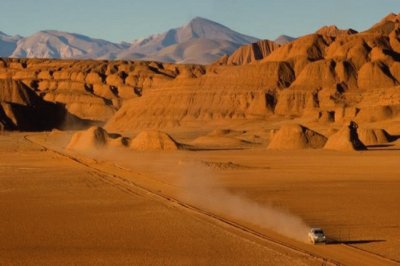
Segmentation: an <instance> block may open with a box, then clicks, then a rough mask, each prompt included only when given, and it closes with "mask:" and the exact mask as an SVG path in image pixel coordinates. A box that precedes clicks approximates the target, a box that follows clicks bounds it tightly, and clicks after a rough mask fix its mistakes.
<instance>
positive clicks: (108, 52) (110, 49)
mask: <svg viewBox="0 0 400 266" xmlns="http://www.w3.org/2000/svg"><path fill="white" fill-rule="evenodd" d="M257 40H258V39H257V38H254V37H251V36H247V35H243V34H241V33H238V32H235V31H233V30H231V29H229V28H228V27H226V26H223V25H221V24H219V23H216V22H213V21H211V20H208V19H204V18H200V17H196V18H194V19H193V20H191V21H190V22H189V23H188V24H186V25H184V26H182V27H179V28H175V29H170V30H168V31H166V32H164V33H160V34H155V35H151V36H149V37H147V38H144V39H139V40H135V41H133V42H132V43H126V42H123V43H118V44H117V43H113V42H109V41H106V40H102V39H95V38H91V37H88V36H85V35H81V34H75V33H68V32H62V31H56V30H46V31H40V32H37V33H34V34H32V35H31V36H28V37H20V36H9V35H7V34H4V33H1V32H0V56H1V57H15V58H25V57H26V58H54V59H122V60H134V59H140V60H157V61H162V62H174V63H199V64H208V63H211V62H213V61H215V60H216V59H218V58H219V57H221V56H222V55H224V54H227V53H228V54H230V53H232V52H234V51H235V50H236V49H237V48H239V47H240V46H242V45H245V44H249V43H252V42H256V41H257Z"/></svg>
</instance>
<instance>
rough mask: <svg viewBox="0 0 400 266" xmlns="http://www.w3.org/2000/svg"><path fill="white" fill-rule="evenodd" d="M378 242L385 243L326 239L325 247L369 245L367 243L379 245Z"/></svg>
mask: <svg viewBox="0 0 400 266" xmlns="http://www.w3.org/2000/svg"><path fill="white" fill-rule="evenodd" d="M379 242H386V240H383V239H360V240H335V239H328V240H327V241H326V244H327V245H341V244H344V245H356V244H369V243H379Z"/></svg>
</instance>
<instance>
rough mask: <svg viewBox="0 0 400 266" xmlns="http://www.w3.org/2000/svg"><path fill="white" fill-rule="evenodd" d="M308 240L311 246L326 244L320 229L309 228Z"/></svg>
mask: <svg viewBox="0 0 400 266" xmlns="http://www.w3.org/2000/svg"><path fill="white" fill-rule="evenodd" d="M308 240H309V241H310V242H311V243H312V244H317V243H326V236H325V234H324V231H323V230H322V229H321V228H311V230H310V232H309V233H308Z"/></svg>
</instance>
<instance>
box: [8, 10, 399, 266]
mask: <svg viewBox="0 0 400 266" xmlns="http://www.w3.org/2000/svg"><path fill="white" fill-rule="evenodd" d="M399 29H400V16H399V15H397V14H391V15H389V16H387V17H385V18H384V19H383V20H382V21H381V22H379V23H377V24H376V25H374V26H373V27H372V28H371V29H369V30H367V31H365V32H360V33H357V32H355V31H353V30H339V29H337V28H335V27H324V28H322V29H321V30H319V31H318V32H316V33H313V34H310V35H307V36H303V37H301V38H298V39H296V40H294V41H293V42H290V43H287V44H283V45H275V46H271V43H270V41H264V42H263V41H262V42H259V43H258V44H257V45H258V46H257V45H253V46H246V47H243V48H240V49H239V50H238V51H237V52H235V54H234V55H233V57H230V58H228V57H224V58H221V60H219V61H218V62H216V63H214V64H211V65H207V66H202V65H178V64H177V65H175V64H165V63H157V62H132V61H91V60H48V59H2V60H1V61H0V88H1V90H0V104H1V105H0V125H1V128H2V129H3V131H1V134H0V217H1V219H0V236H1V237H0V265H27V264H29V265H76V264H81V265H110V264H113V265H399V264H400V208H399V202H400V166H399V163H400V138H399V137H400V91H399V90H400V86H399V84H400V59H399V58H400V56H399V55H400V35H399V32H400V30H399ZM257 47H264V48H266V47H268V49H262V50H263V51H265V54H263V55H262V58H259V57H257V56H260V54H259V53H258V52H256V51H255V50H254V49H256V48H257ZM254 55H257V56H254ZM352 121H355V122H352ZM311 227H321V228H323V229H324V231H325V233H326V235H327V237H328V240H327V243H326V244H320V245H312V244H310V243H308V240H307V233H308V230H309V229H310V228H311Z"/></svg>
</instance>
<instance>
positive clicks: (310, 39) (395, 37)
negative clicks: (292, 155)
mask: <svg viewBox="0 0 400 266" xmlns="http://www.w3.org/2000/svg"><path fill="white" fill-rule="evenodd" d="M399 17H400V16H399V15H395V14H393V15H390V16H388V17H386V18H384V19H383V20H382V21H381V22H379V23H378V24H376V25H374V26H373V27H372V28H371V29H369V30H367V31H364V32H360V33H356V32H354V31H352V30H344V31H343V30H339V29H337V28H335V27H325V28H322V29H321V30H320V31H318V32H317V33H313V34H310V35H306V36H303V37H300V38H298V39H296V40H294V41H292V42H290V43H288V44H285V45H281V46H280V47H274V49H270V50H269V52H270V53H269V54H268V55H267V56H266V57H264V58H263V59H262V60H259V61H257V62H256V63H252V64H243V65H216V64H213V65H208V66H202V65H179V64H168V63H157V62H132V61H90V60H80V61H79V60H76V61H75V60H61V61H60V60H38V59H4V60H1V61H0V79H1V80H2V82H1V86H2V89H3V90H4V88H7V90H6V91H10V90H11V91H12V93H6V94H4V93H3V96H2V97H1V104H2V106H3V107H2V109H1V110H2V111H1V112H0V114H1V117H2V118H1V119H2V120H1V121H2V122H1V123H2V124H7V125H11V126H7V127H9V128H16V129H18V128H19V127H18V125H17V123H15V122H12V121H13V119H11V118H12V117H13V116H16V113H17V112H15V111H13V110H14V109H13V110H11V111H10V109H7V107H4V106H7V105H9V104H12V105H13V106H18V107H19V106H24V108H33V107H34V108H39V107H40V106H44V105H46V104H53V105H58V106H63V107H64V108H65V112H66V113H68V114H70V115H72V116H73V117H76V118H78V119H81V120H84V121H88V120H89V121H102V122H106V128H107V129H111V130H113V131H114V130H115V131H137V130H138V129H141V128H152V129H154V128H166V127H177V126H180V125H185V124H187V125H189V124H190V125H197V126H201V125H203V124H204V123H205V122H210V121H214V122H224V121H226V122H230V121H252V120H257V121H265V120H268V119H271V118H274V119H277V118H279V119H281V118H282V119H287V118H288V119H293V118H302V119H303V120H304V119H305V120H308V121H313V122H317V123H336V124H339V125H340V124H346V123H348V122H349V121H350V120H354V121H356V122H357V123H371V122H376V121H385V120H387V121H389V120H391V119H397V118H399V114H400V93H399V90H400V22H399ZM268 47H270V46H268ZM242 50H245V49H242ZM248 54H249V55H250V54H251V53H248ZM239 58H240V57H239ZM243 58H245V57H243ZM246 58H248V57H246ZM241 60H242V59H241ZM245 61H246V60H242V61H240V60H239V61H237V62H238V63H239V62H242V63H246V62H245ZM238 63H237V64H238ZM16 88H21V89H16ZM25 94H26V95H31V96H29V97H30V98H29V97H28V98H26V97H25V96H24V97H22V96H19V97H15V95H25ZM31 98H35V99H37V102H38V103H39V104H28V103H27V100H26V99H31ZM21 99H24V100H21ZM18 117H20V120H23V119H24V118H23V117H24V116H18ZM14 120H15V119H14ZM4 121H7V122H4ZM10 121H11V122H10Z"/></svg>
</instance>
